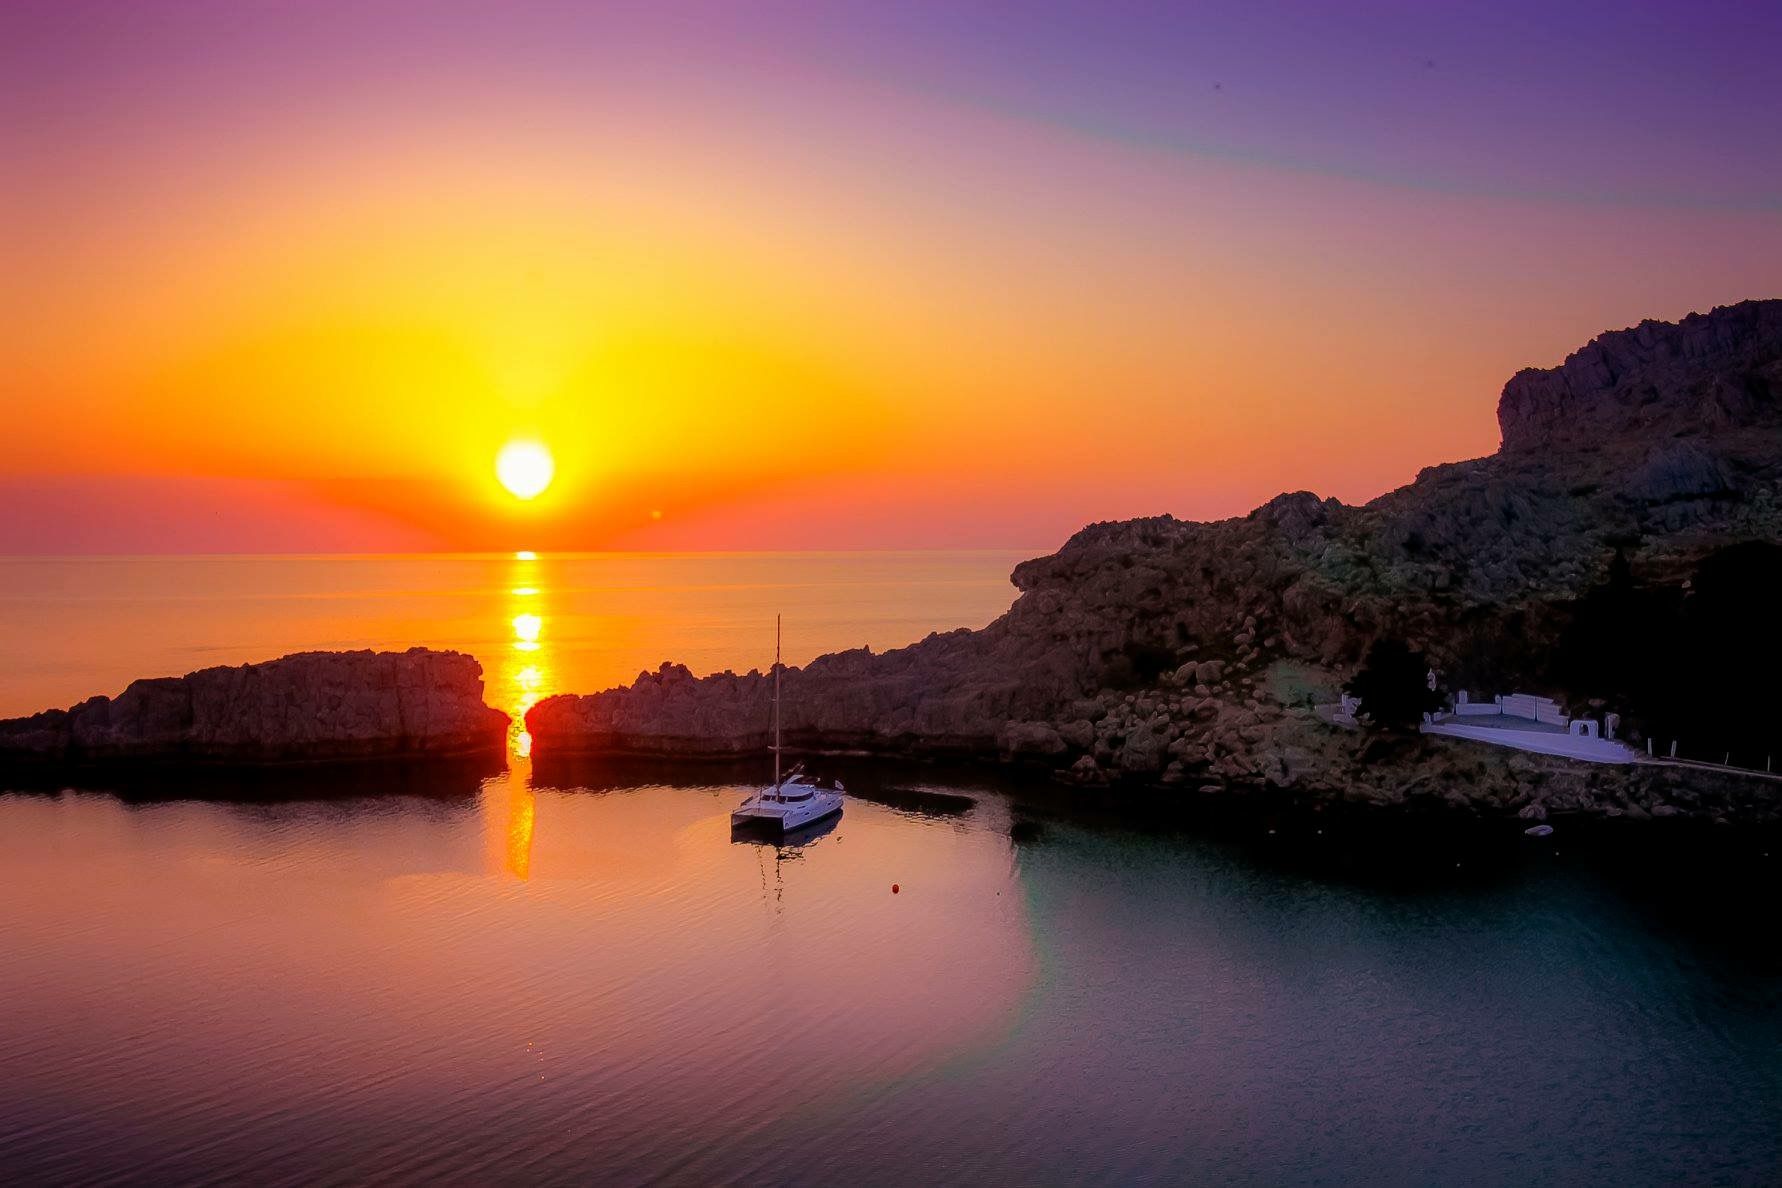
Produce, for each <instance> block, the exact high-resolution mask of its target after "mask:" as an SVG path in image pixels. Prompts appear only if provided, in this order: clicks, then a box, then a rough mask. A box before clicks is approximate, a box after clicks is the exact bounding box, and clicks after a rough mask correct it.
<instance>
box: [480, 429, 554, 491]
mask: <svg viewBox="0 0 1782 1188" xmlns="http://www.w3.org/2000/svg"><path fill="white" fill-rule="evenodd" d="M556 473H557V464H556V462H555V461H553V460H552V458H551V451H550V450H548V449H546V448H545V447H544V446H542V445H540V444H539V443H538V442H536V441H510V442H508V443H507V444H506V445H504V446H502V447H501V452H500V453H499V454H497V455H496V456H495V477H496V478H499V479H500V480H501V485H502V486H504V487H506V488H507V489H508V492H509V493H510V494H512V495H513V496H514V497H515V498H516V499H536V498H537V497H538V496H540V495H542V494H543V493H544V491H545V488H547V487H549V486H550V485H551V479H552V478H553V477H554V476H555V475H556Z"/></svg>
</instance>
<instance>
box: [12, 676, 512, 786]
mask: <svg viewBox="0 0 1782 1188" xmlns="http://www.w3.org/2000/svg"><path fill="white" fill-rule="evenodd" d="M507 727H508V717H507V715H506V714H504V713H502V712H501V711H500V710H495V709H490V708H489V707H488V706H486V705H484V704H483V675H482V666H481V665H480V664H478V663H477V661H476V660H475V659H474V658H472V657H470V656H466V655H464V654H463V653H461V652H436V651H430V650H428V649H426V648H411V649H409V650H408V651H406V652H371V651H357V652H300V653H297V654H295V655H290V656H285V657H283V658H282V659H278V660H271V661H267V662H265V663H262V664H243V665H239V666H236V667H232V668H231V667H220V668H205V669H200V670H199V671H197V672H193V673H189V674H187V675H186V676H183V677H161V678H157V679H152V680H139V681H132V682H131V683H130V686H129V687H128V688H127V689H125V690H124V691H123V693H121V694H119V695H118V696H117V697H92V698H89V699H87V700H86V701H83V702H81V703H80V704H78V705H76V706H74V707H72V708H71V709H66V710H60V709H57V710H48V711H46V712H44V713H40V714H35V715H33V716H31V717H28V718H12V719H7V720H3V721H0V763H7V764H13V765H19V764H28V765H45V766H56V767H61V766H82V765H106V764H118V763H129V764H140V763H145V762H153V763H192V764H230V765H260V764H282V763H294V762H329V761H350V760H365V759H386V758H398V757H401V758H419V757H458V756H470V755H485V754H495V755H499V754H500V753H501V748H502V746H503V743H504V740H505V737H506V733H507Z"/></svg>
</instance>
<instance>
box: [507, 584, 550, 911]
mask: <svg viewBox="0 0 1782 1188" xmlns="http://www.w3.org/2000/svg"><path fill="white" fill-rule="evenodd" d="M538 570H539V560H538V554H536V553H533V552H529V551H522V552H518V553H515V554H514V560H513V563H512V565H511V566H510V567H509V569H508V581H507V585H508V592H507V607H508V611H509V619H508V626H509V627H510V629H511V632H512V634H511V637H510V639H509V640H508V647H507V648H506V649H505V650H504V652H503V653H502V662H501V663H502V669H501V674H500V681H501V691H502V709H504V710H505V711H507V714H508V716H509V717H510V718H511V719H512V722H511V723H510V724H509V726H508V735H507V752H508V754H507V781H506V782H507V795H506V809H507V821H506V829H505V830H504V831H503V833H502V836H503V838H504V839H505V842H506V845H505V847H504V849H503V853H502V857H503V863H502V865H503V867H504V868H505V869H506V871H507V872H508V873H509V874H511V875H513V876H514V877H515V878H518V879H526V878H530V877H531V874H532V834H533V829H534V828H535V826H536V823H537V818H538V798H537V795H536V794H535V793H534V792H533V791H532V735H531V734H529V733H527V730H526V711H527V710H529V709H531V708H532V707H533V706H534V705H536V704H537V703H538V701H539V699H540V698H542V697H544V696H546V695H547V693H549V692H550V691H551V689H550V686H551V684H552V672H551V659H550V654H549V652H548V649H547V648H546V646H545V640H546V635H545V615H546V603H545V596H544V594H543V591H542V583H541V580H540V577H539V572H538Z"/></svg>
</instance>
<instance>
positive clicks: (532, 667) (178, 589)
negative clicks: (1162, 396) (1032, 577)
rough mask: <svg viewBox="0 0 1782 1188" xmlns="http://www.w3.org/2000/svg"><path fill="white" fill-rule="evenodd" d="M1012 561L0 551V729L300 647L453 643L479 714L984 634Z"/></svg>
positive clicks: (1009, 593) (980, 557)
mask: <svg viewBox="0 0 1782 1188" xmlns="http://www.w3.org/2000/svg"><path fill="white" fill-rule="evenodd" d="M1026 556H1027V554H1024V553H1017V552H1006V551H1003V552H994V551H992V552H907V553H724V554H718V553H658V554H640V553H605V554H568V555H557V554H544V555H542V556H536V557H534V556H531V555H528V554H520V555H518V556H515V555H506V554H504V555H488V554H483V555H446V556H403V557H282V556H281V557H52V558H44V557H0V657H4V658H5V663H4V664H3V665H0V717H4V716H12V715H18V714H27V713H34V712H36V711H37V710H40V709H45V708H48V707H51V706H66V705H70V704H72V703H73V702H75V701H78V700H80V699H81V698H83V697H89V696H92V695H93V694H95V693H109V694H116V693H119V692H122V690H123V688H124V686H125V685H126V684H128V683H129V682H130V681H131V680H133V679H135V678H136V677H142V676H168V675H178V674H181V673H186V672H190V671H191V670H193V669H195V668H204V667H208V666H210V665H215V664H241V663H245V662H249V661H255V660H268V659H271V658H273V657H275V656H280V655H283V654H285V653H287V652H294V651H304V650H310V649H344V648H396V649H401V648H408V647H413V646H415V645H425V646H428V647H436V648H456V649H459V650H461V651H466V652H469V653H471V654H472V655H474V656H476V657H477V658H478V659H479V660H481V661H482V662H483V671H484V678H485V680H486V682H487V684H488V699H489V702H490V704H492V705H497V706H500V707H501V708H503V709H506V710H509V711H510V712H512V711H515V710H522V709H524V707H526V706H529V705H531V704H532V702H533V701H536V700H537V699H538V698H539V697H541V696H548V695H549V694H551V693H560V692H573V693H592V692H594V691H596V690H599V689H604V688H608V687H610V686H612V685H617V684H629V683H630V682H631V681H632V680H633V679H634V678H635V677H636V676H637V674H638V673H639V672H640V671H642V670H644V669H654V668H655V667H656V666H657V665H659V664H661V663H662V661H664V660H676V661H679V662H681V663H684V664H687V665H689V666H690V667H692V669H693V670H694V671H695V672H698V673H702V674H703V673H706V672H715V671H721V670H723V669H725V668H732V669H735V670H736V671H738V672H746V671H747V670H749V669H751V668H761V669H766V668H767V667H768V666H769V665H770V664H771V663H772V662H773V646H774V639H773V630H774V616H775V615H776V614H780V615H783V616H784V618H785V655H786V661H787V662H788V663H791V664H802V663H805V662H807V661H809V660H811V659H812V658H814V657H816V656H819V655H821V654H822V653H824V652H830V651H836V650H838V649H842V648H853V647H859V646H861V645H862V644H868V645H871V646H872V647H874V648H878V649H884V648H890V647H897V646H900V645H902V644H907V643H912V642H914V641H915V640H917V639H920V638H921V637H922V636H924V635H926V634H927V633H928V632H930V631H936V630H951V629H952V628H955V627H982V626H983V625H984V624H986V623H988V622H989V621H990V620H991V619H994V618H995V617H996V616H998V615H1000V614H1001V613H1002V612H1003V611H1005V610H1007V609H1008V608H1009V604H1010V603H1011V602H1012V601H1014V597H1015V590H1014V587H1012V586H1011V585H1010V584H1009V580H1008V577H1009V572H1010V571H1011V570H1012V569H1013V568H1014V567H1015V565H1016V563H1017V562H1019V561H1021V560H1022V559H1024V557H1026Z"/></svg>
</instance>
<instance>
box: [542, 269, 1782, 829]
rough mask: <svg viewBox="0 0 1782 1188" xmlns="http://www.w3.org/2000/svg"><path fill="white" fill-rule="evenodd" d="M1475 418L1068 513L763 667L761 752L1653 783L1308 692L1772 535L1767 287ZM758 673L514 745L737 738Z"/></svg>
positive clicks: (700, 750) (1439, 656)
mask: <svg viewBox="0 0 1782 1188" xmlns="http://www.w3.org/2000/svg"><path fill="white" fill-rule="evenodd" d="M1499 420H1500V424H1501V426H1502V429H1503V434H1504V444H1503V447H1502V448H1501V449H1500V450H1499V451H1498V452H1497V453H1496V454H1494V455H1491V456H1489V457H1486V458H1479V459H1475V460H1472V461H1469V462H1461V463H1455V464H1450V465H1444V466H1436V467H1432V468H1430V469H1427V470H1425V471H1424V472H1423V473H1422V474H1421V475H1419V476H1418V478H1417V480H1416V481H1415V482H1414V483H1412V484H1410V485H1409V486H1407V487H1404V488H1401V489H1399V490H1397V491H1393V492H1391V493H1389V494H1387V495H1384V496H1382V497H1381V498H1379V499H1376V500H1374V501H1373V502H1372V503H1369V504H1367V505H1365V506H1361V507H1353V506H1348V505H1345V504H1342V503H1339V502H1337V501H1336V500H1334V499H1320V498H1318V497H1317V496H1315V495H1313V494H1311V493H1309V492H1296V493H1292V494H1286V495H1281V496H1279V497H1277V498H1275V499H1273V500H1271V501H1270V502H1268V503H1267V504H1265V505H1264V506H1262V507H1260V508H1258V509H1257V510H1255V511H1254V512H1252V513H1250V514H1249V515H1248V516H1244V517H1240V518H1237V519H1232V520H1225V521H1220V522H1216V523H1192V522H1184V521H1181V520H1177V519H1175V518H1174V517H1171V516H1157V517H1151V518H1146V519H1138V520H1129V521H1124V522H1119V523H1104V524H1095V525H1091V526H1090V527H1087V528H1085V529H1083V530H1082V531H1080V532H1078V533H1077V534H1076V535H1075V536H1073V537H1072V538H1071V539H1070V540H1069V541H1068V542H1066V543H1065V545H1064V547H1063V548H1062V549H1060V550H1059V551H1058V552H1057V553H1056V554H1054V555H1052V556H1049V557H1042V558H1038V559H1036V560H1032V561H1027V562H1024V563H1023V564H1021V565H1019V566H1017V567H1016V569H1015V571H1014V574H1013V582H1014V585H1015V587H1016V589H1017V590H1018V591H1019V597H1017V598H1016V599H1015V601H1014V605H1013V606H1011V607H1010V609H1009V611H1008V613H1007V614H1005V615H1003V616H1002V617H1001V618H999V619H997V620H996V621H995V622H993V623H991V624H990V625H989V626H987V627H985V628H984V629H982V630H980V631H966V630H961V631H955V632H950V633H944V634H936V635H931V636H929V637H928V638H927V639H925V640H922V641H921V642H919V643H916V644H914V645H911V646H910V647H907V648H900V649H897V650H894V651H890V652H887V653H884V654H883V655H874V654H872V653H870V652H868V651H866V650H858V651H850V652H841V653H837V654H834V655H829V656H824V657H822V658H820V659H818V660H816V661H814V662H813V663H811V664H810V665H808V666H806V667H804V668H803V669H796V668H794V669H790V670H788V671H786V672H785V674H784V683H785V691H784V715H785V726H786V733H787V742H788V745H790V746H794V747H802V748H807V749H818V750H846V751H864V752H871V753H880V754H901V755H936V754H964V755H971V756H979V757H992V756H995V757H1001V758H1003V759H1008V760H1015V761H1021V762H1028V763H1038V764H1043V765H1046V766H1048V767H1052V768H1054V769H1056V770H1057V771H1058V772H1059V773H1060V774H1061V776H1062V777H1063V778H1067V779H1071V780H1075V781H1077V782H1081V783H1084V784H1102V783H1108V782H1116V781H1122V780H1137V781H1143V782H1147V783H1159V784H1164V785H1180V786H1182V787H1184V788H1187V789H1198V790H1202V791H1215V792H1216V791H1219V790H1222V789H1225V788H1228V787H1232V786H1238V785H1245V786H1255V785H1269V786H1275V787H1286V788H1295V789H1300V790H1303V791H1305V792H1306V793H1307V794H1310V795H1317V796H1336V797H1343V798H1347V799H1360V800H1365V801H1369V802H1378V803H1398V802H1400V801H1402V800H1404V799H1405V798H1406V797H1407V796H1410V797H1416V796H1420V795H1427V796H1434V797H1437V798H1440V799H1444V800H1448V801H1451V802H1452V801H1458V802H1460V803H1468V804H1472V805H1474V806H1475V807H1483V808H1488V809H1490V810H1493V811H1502V812H1506V813H1523V812H1529V813H1530V814H1531V815H1533V814H1538V813H1540V812H1544V811H1546V809H1547V808H1548V807H1550V806H1563V807H1566V808H1574V807H1584V806H1588V805H1600V806H1602V807H1604V808H1605V810H1606V809H1607V808H1609V807H1618V806H1619V805H1620V804H1621V803H1622V801H1623V800H1625V801H1626V803H1627V805H1628V806H1629V807H1630V808H1632V809H1634V810H1636V811H1649V806H1650V805H1653V804H1665V805H1669V804H1670V801H1669V800H1667V799H1664V797H1665V796H1666V795H1668V793H1664V792H1653V793H1651V794H1650V795H1648V794H1647V793H1645V792H1642V791H1641V790H1640V788H1641V787H1644V784H1641V781H1647V782H1650V781H1652V780H1657V779H1659V777H1657V776H1654V775H1651V774H1650V773H1642V774H1640V775H1638V776H1637V777H1636V776H1630V775H1629V774H1628V773H1627V772H1626V771H1622V772H1620V773H1619V774H1617V773H1615V772H1612V771H1608V770H1604V771H1582V770H1580V769H1578V768H1576V767H1575V766H1573V765H1567V764H1566V763H1565V762H1564V761H1561V760H1541V759H1537V758H1535V757H1532V756H1522V755H1517V754H1515V753H1513V752H1503V751H1499V750H1496V749H1494V748H1481V747H1470V748H1468V747H1463V746H1457V745H1456V744H1453V743H1438V742H1436V741H1434V740H1427V741H1423V742H1420V743H1418V744H1417V745H1416V746H1413V747H1409V748H1403V749H1401V750H1402V753H1399V754H1393V755H1383V754H1371V755H1358V754H1357V744H1358V739H1357V738H1356V736H1354V735H1351V734H1347V733H1346V732H1343V731H1339V730H1334V729H1332V728H1330V727H1327V726H1325V725H1323V724H1322V723H1320V722H1318V721H1317V720H1315V718H1314V716H1313V714H1312V712H1311V705H1312V703H1313V702H1314V701H1325V700H1335V697H1336V693H1337V690H1338V688H1339V687H1340V684H1341V682H1342V680H1343V679H1344V678H1345V677H1346V676H1347V675H1349V674H1350V673H1351V672H1352V671H1353V668H1354V666H1355V664H1356V663H1357V662H1358V660H1359V658H1360V657H1361V655H1362V653H1363V651H1364V650H1365V648H1366V647H1367V646H1368V644H1369V643H1370V642H1371V641H1372V640H1373V639H1375V638H1377V637H1379V636H1381V635H1383V634H1388V633H1390V634H1393V635H1396V636H1401V637H1403V638H1405V639H1407V640H1408V641H1409V642H1411V644H1412V645H1413V646H1415V647H1418V648H1421V649H1424V650H1427V651H1428V652H1429V654H1430V655H1431V656H1432V658H1433V659H1434V660H1435V661H1436V662H1437V663H1438V664H1439V665H1440V666H1442V667H1443V668H1444V670H1446V671H1449V672H1450V673H1453V674H1455V675H1457V676H1458V677H1459V678H1461V679H1462V680H1464V679H1465V678H1467V677H1468V676H1469V675H1473V674H1477V673H1479V672H1482V671H1487V670H1488V671H1489V673H1490V675H1491V678H1492V679H1493V680H1514V679H1516V678H1517V676H1518V674H1519V672H1520V671H1523V670H1522V668H1520V667H1519V666H1526V665H1529V664H1532V663H1534V662H1536V661H1538V660H1539V658H1540V655H1541V649H1542V645H1543V641H1545V642H1550V641H1551V634H1552V630H1553V628H1552V619H1553V614H1554V608H1555V607H1556V606H1558V605H1560V604H1562V603H1564V602H1565V601H1566V600H1569V599H1573V598H1576V597H1577V596H1578V595H1579V594H1580V592H1581V591H1583V590H1584V589H1585V588H1586V587H1587V586H1589V585H1590V584H1592V583H1593V582H1595V581H1597V580H1599V579H1600V578H1601V576H1602V575H1603V573H1604V571H1605V569H1606V567H1607V564H1608V561H1609V559H1610V558H1611V557H1612V556H1613V554H1614V553H1615V551H1616V550H1617V549H1620V550H1623V551H1624V552H1625V553H1626V554H1627V555H1628V556H1629V558H1630V559H1631V561H1632V563H1633V564H1634V566H1635V567H1636V568H1638V569H1639V570H1640V571H1641V572H1642V573H1643V574H1646V575H1651V576H1655V577H1664V576H1667V575H1668V576H1670V577H1673V578H1674V577H1676V576H1677V575H1680V574H1683V573H1686V572H1687V571H1688V569H1689V567H1690V566H1692V565H1693V564H1694V563H1695V562H1696V561H1698V560H1699V559H1700V558H1701V557H1702V556H1704V555H1705V554H1706V553H1707V552H1709V551H1711V550H1712V549H1715V548H1717V547H1720V546H1722V545H1725V544H1727V543H1730V542H1733V541H1737V540H1748V539H1753V538H1756V539H1763V540H1778V539H1782V301H1763V302H1746V303H1744V304H1741V305H1736V306H1730V307H1727V308H1723V309H1716V310H1714V311H1713V312H1711V313H1709V314H1705V315H1693V316H1691V317H1689V318H1687V319H1685V320H1684V321H1683V322H1681V323H1678V324H1674V325H1666V324H1662V323H1657V322H1646V323H1642V324H1641V325H1640V326H1639V327H1636V328H1635V329H1632V330H1627V331H1622V332H1619V333H1613V334H1606V335H1603V336H1602V337H1600V338H1598V339H1597V340H1595V341H1594V342H1593V343H1591V344H1590V345H1589V346H1588V347H1586V348H1585V349H1584V350H1582V351H1580V352H1578V353H1577V354H1575V355H1573V356H1572V357H1571V358H1570V359H1568V360H1567V361H1566V362H1565V363H1564V364H1563V365H1561V366H1560V367H1558V368H1555V369H1552V370H1549V371H1524V372H1522V373H1520V374H1518V375H1517V376H1516V377H1515V378H1514V379H1512V380H1511V381H1510V382H1509V384H1508V385H1507V386H1506V387H1505V389H1504V393H1503V397H1502V400H1501V401H1500V405H1499ZM770 686H771V679H770V678H769V677H766V676H764V675H762V674H760V673H750V674H748V675H745V676H738V675H736V674H733V673H722V674H718V675H715V676H709V677H705V678H703V679H700V678H696V677H694V675H693V674H692V673H691V672H689V671H688V670H687V669H686V668H684V667H681V666H679V665H672V664H665V665H663V666H662V668H661V669H659V670H658V671H656V672H654V673H645V674H642V675H640V676H639V677H638V679H637V681H636V682H635V683H634V684H632V685H631V686H630V687H628V688H620V689H613V690H608V691H606V692H604V693H598V694H594V695H592V696H585V697H576V696H560V697H553V698H548V699H546V700H544V701H541V702H540V703H539V704H538V705H536V706H534V707H533V708H532V710H531V711H530V713H529V714H528V715H527V727H528V729H529V730H530V732H531V734H532V737H533V745H534V748H535V752H536V753H540V754H553V753H555V754H570V753H577V752H634V753H635V752H647V753H672V754H681V755H687V754H694V755H734V754H742V753H758V752H759V750H760V748H761V747H763V746H765V745H766V743H767V730H768V723H769V720H770V704H769V700H768V699H769V697H770V696H771V692H770ZM1481 687H1484V686H1481ZM1713 784H1714V781H1712V780H1709V779H1707V778H1706V777H1704V778H1703V779H1702V780H1699V781H1697V786H1702V787H1706V786H1710V785H1713ZM1636 785H1638V786H1636ZM1727 795H1728V796H1731V797H1734V798H1737V797H1738V796H1740V795H1742V793H1739V792H1737V791H1729V792H1727ZM1618 798H1619V799H1618ZM1642 798H1644V799H1642ZM1772 799H1775V798H1774V797H1772ZM1748 807H1749V806H1747V808H1748ZM1701 811H1703V812H1705V813H1709V814H1714V813H1718V812H1722V811H1728V804H1726V803H1722V802H1716V803H1715V804H1714V805H1712V806H1708V807H1704V808H1703V809H1702V810H1701Z"/></svg>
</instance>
